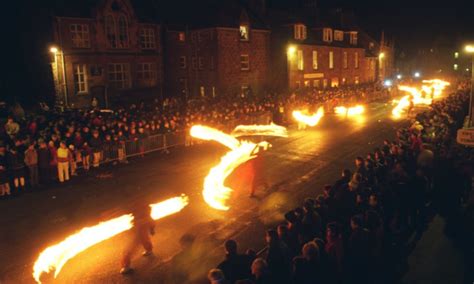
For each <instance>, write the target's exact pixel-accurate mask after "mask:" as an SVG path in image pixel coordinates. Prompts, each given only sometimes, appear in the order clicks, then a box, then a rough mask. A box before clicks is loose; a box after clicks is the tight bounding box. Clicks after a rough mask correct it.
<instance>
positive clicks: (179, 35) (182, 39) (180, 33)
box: [178, 32, 186, 42]
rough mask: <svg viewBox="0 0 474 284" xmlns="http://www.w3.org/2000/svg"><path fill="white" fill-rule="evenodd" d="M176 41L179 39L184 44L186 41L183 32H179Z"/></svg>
mask: <svg viewBox="0 0 474 284" xmlns="http://www.w3.org/2000/svg"><path fill="white" fill-rule="evenodd" d="M178 39H179V41H183V42H184V41H185V40H186V34H185V33H184V32H179V34H178Z"/></svg>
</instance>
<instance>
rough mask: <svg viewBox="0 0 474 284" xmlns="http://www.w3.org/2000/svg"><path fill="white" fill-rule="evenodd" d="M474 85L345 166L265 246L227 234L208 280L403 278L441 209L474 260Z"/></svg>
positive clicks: (223, 283)
mask: <svg viewBox="0 0 474 284" xmlns="http://www.w3.org/2000/svg"><path fill="white" fill-rule="evenodd" d="M467 90H468V86H467V85H460V87H459V89H458V90H457V91H456V92H455V93H453V94H452V95H450V96H449V97H447V98H446V99H444V100H441V101H437V102H435V103H434V104H433V105H432V107H431V109H430V110H429V111H425V112H423V113H419V114H417V115H416V117H414V118H413V119H412V121H411V124H410V125H409V126H408V127H403V128H400V129H399V130H398V131H397V139H396V140H395V141H390V140H385V141H384V143H383V145H381V147H379V148H376V149H374V151H373V152H370V153H368V154H367V155H365V156H364V157H362V156H360V157H356V158H355V162H354V169H353V170H350V169H344V170H342V175H341V177H340V178H339V179H338V180H337V181H335V182H334V183H333V184H328V185H326V186H324V188H323V189H322V192H323V193H322V194H320V195H318V196H316V197H315V198H307V199H306V200H304V202H303V204H302V206H301V207H298V208H295V209H294V210H291V211H289V212H287V213H286V214H285V221H284V222H283V223H281V224H280V225H278V226H277V227H276V228H272V229H269V230H267V231H266V235H265V240H266V243H267V246H266V251H265V252H262V253H260V254H258V255H257V254H255V253H254V252H253V250H252V249H250V250H247V252H246V253H239V251H238V244H237V242H236V241H235V240H227V241H226V242H225V245H224V247H225V259H224V260H223V261H222V262H221V263H220V264H218V265H217V267H216V268H213V269H211V270H210V271H209V273H208V279H209V282H210V283H211V284H234V283H239V284H244V283H254V284H263V283H277V284H278V283H285V284H288V283H294V284H299V283H302V284H305V283H308V284H313V283H334V284H336V283H338V284H339V283H398V282H397V281H398V279H399V278H398V277H400V274H401V273H403V269H404V267H403V263H404V262H405V261H406V258H407V255H408V253H409V246H410V244H411V245H413V244H416V241H417V240H419V239H420V238H421V236H422V234H423V232H424V230H425V229H426V227H427V224H428V222H429V219H430V216H432V215H433V214H436V213H439V214H440V215H442V216H445V217H446V218H448V224H455V225H452V226H451V227H452V228H451V231H452V233H451V235H455V236H457V237H458V238H459V239H461V240H462V241H461V242H460V243H461V245H462V246H464V247H463V251H466V253H470V259H471V261H472V255H473V254H474V246H473V245H472V237H473V236H474V228H473V226H474V222H472V220H474V200H473V199H472V198H471V199H469V195H470V193H471V181H472V161H473V160H474V159H473V158H474V157H473V154H474V151H473V150H472V148H467V147H463V146H460V145H458V144H457V143H456V141H455V137H456V130H457V129H459V128H460V127H462V123H463V120H464V116H465V115H466V114H467V106H468V100H469V94H468V91H467ZM450 220H451V222H450ZM426 261H433V260H428V259H427V260H426ZM471 264H472V262H471ZM466 269H467V270H469V264H466ZM466 283H467V282H466ZM469 283H470V282H469Z"/></svg>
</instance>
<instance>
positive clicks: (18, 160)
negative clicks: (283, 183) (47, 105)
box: [0, 85, 378, 196]
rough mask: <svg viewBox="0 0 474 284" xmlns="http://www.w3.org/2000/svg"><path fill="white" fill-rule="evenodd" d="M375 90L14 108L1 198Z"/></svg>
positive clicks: (1, 162)
mask: <svg viewBox="0 0 474 284" xmlns="http://www.w3.org/2000/svg"><path fill="white" fill-rule="evenodd" d="M377 89H378V88H377ZM375 90H376V87H374V86H373V85H361V86H358V87H341V88H334V89H326V90H324V91H307V92H306V91H305V92H300V93H298V94H296V93H294V94H289V95H279V94H270V93H267V94H264V95H262V96H253V95H252V94H249V93H246V94H241V95H239V96H233V97H231V96H228V97H224V96H223V97H219V98H212V99H210V98H207V99H197V100H191V101H188V102H181V101H178V100H177V99H165V100H162V101H161V100H154V101H153V102H151V103H144V102H143V103H140V104H138V105H135V104H132V105H130V106H129V107H118V108H116V109H114V110H110V109H98V108H92V109H88V110H67V111H64V112H55V111H49V110H47V111H42V112H34V113H28V112H25V111H24V110H23V109H22V108H21V106H19V105H18V104H17V105H16V106H15V108H14V110H13V111H12V114H11V115H10V116H9V117H8V119H7V121H6V122H5V124H4V125H3V127H0V183H2V184H3V185H2V191H1V192H0V196H5V195H11V194H12V193H18V192H21V191H23V190H25V189H26V188H36V187H38V186H39V185H49V184H51V183H53V182H58V181H59V182H65V181H68V180H70V178H71V176H75V175H77V174H78V172H79V171H78V169H81V171H83V172H88V171H89V170H90V169H91V168H97V167H99V165H100V163H101V162H103V161H108V160H110V159H114V161H119V162H122V163H126V162H127V155H128V154H131V153H127V151H126V149H127V147H126V143H133V144H134V146H135V147H133V148H134V149H136V151H137V153H133V154H139V155H140V156H143V155H144V152H145V141H147V138H148V137H150V136H154V135H158V134H167V133H176V132H179V131H186V130H187V129H189V128H190V127H191V126H192V125H193V124H205V125H210V126H214V127H217V128H222V129H224V128H226V127H227V128H229V127H233V126H235V125H233V124H235V123H237V122H242V121H244V120H245V117H249V116H252V115H255V114H259V113H264V112H266V113H269V114H273V117H274V118H275V120H276V121H277V122H280V123H286V122H287V117H289V116H288V113H289V110H291V109H292V108H293V107H294V106H295V105H298V104H301V103H304V102H308V101H309V100H311V101H312V102H313V103H315V102H316V103H325V102H328V101H329V100H334V99H339V100H348V99H351V100H357V99H363V98H366V97H367V96H368V94H369V93H371V92H373V91H375ZM43 109H44V108H43ZM188 144H190V143H186V145H188ZM10 189H12V190H10Z"/></svg>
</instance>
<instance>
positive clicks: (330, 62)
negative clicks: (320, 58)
mask: <svg viewBox="0 0 474 284" xmlns="http://www.w3.org/2000/svg"><path fill="white" fill-rule="evenodd" d="M333 68H334V52H333V51H329V69H333Z"/></svg>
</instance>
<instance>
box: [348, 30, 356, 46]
mask: <svg viewBox="0 0 474 284" xmlns="http://www.w3.org/2000/svg"><path fill="white" fill-rule="evenodd" d="M349 42H350V44H352V45H357V32H350V38H349Z"/></svg>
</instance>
